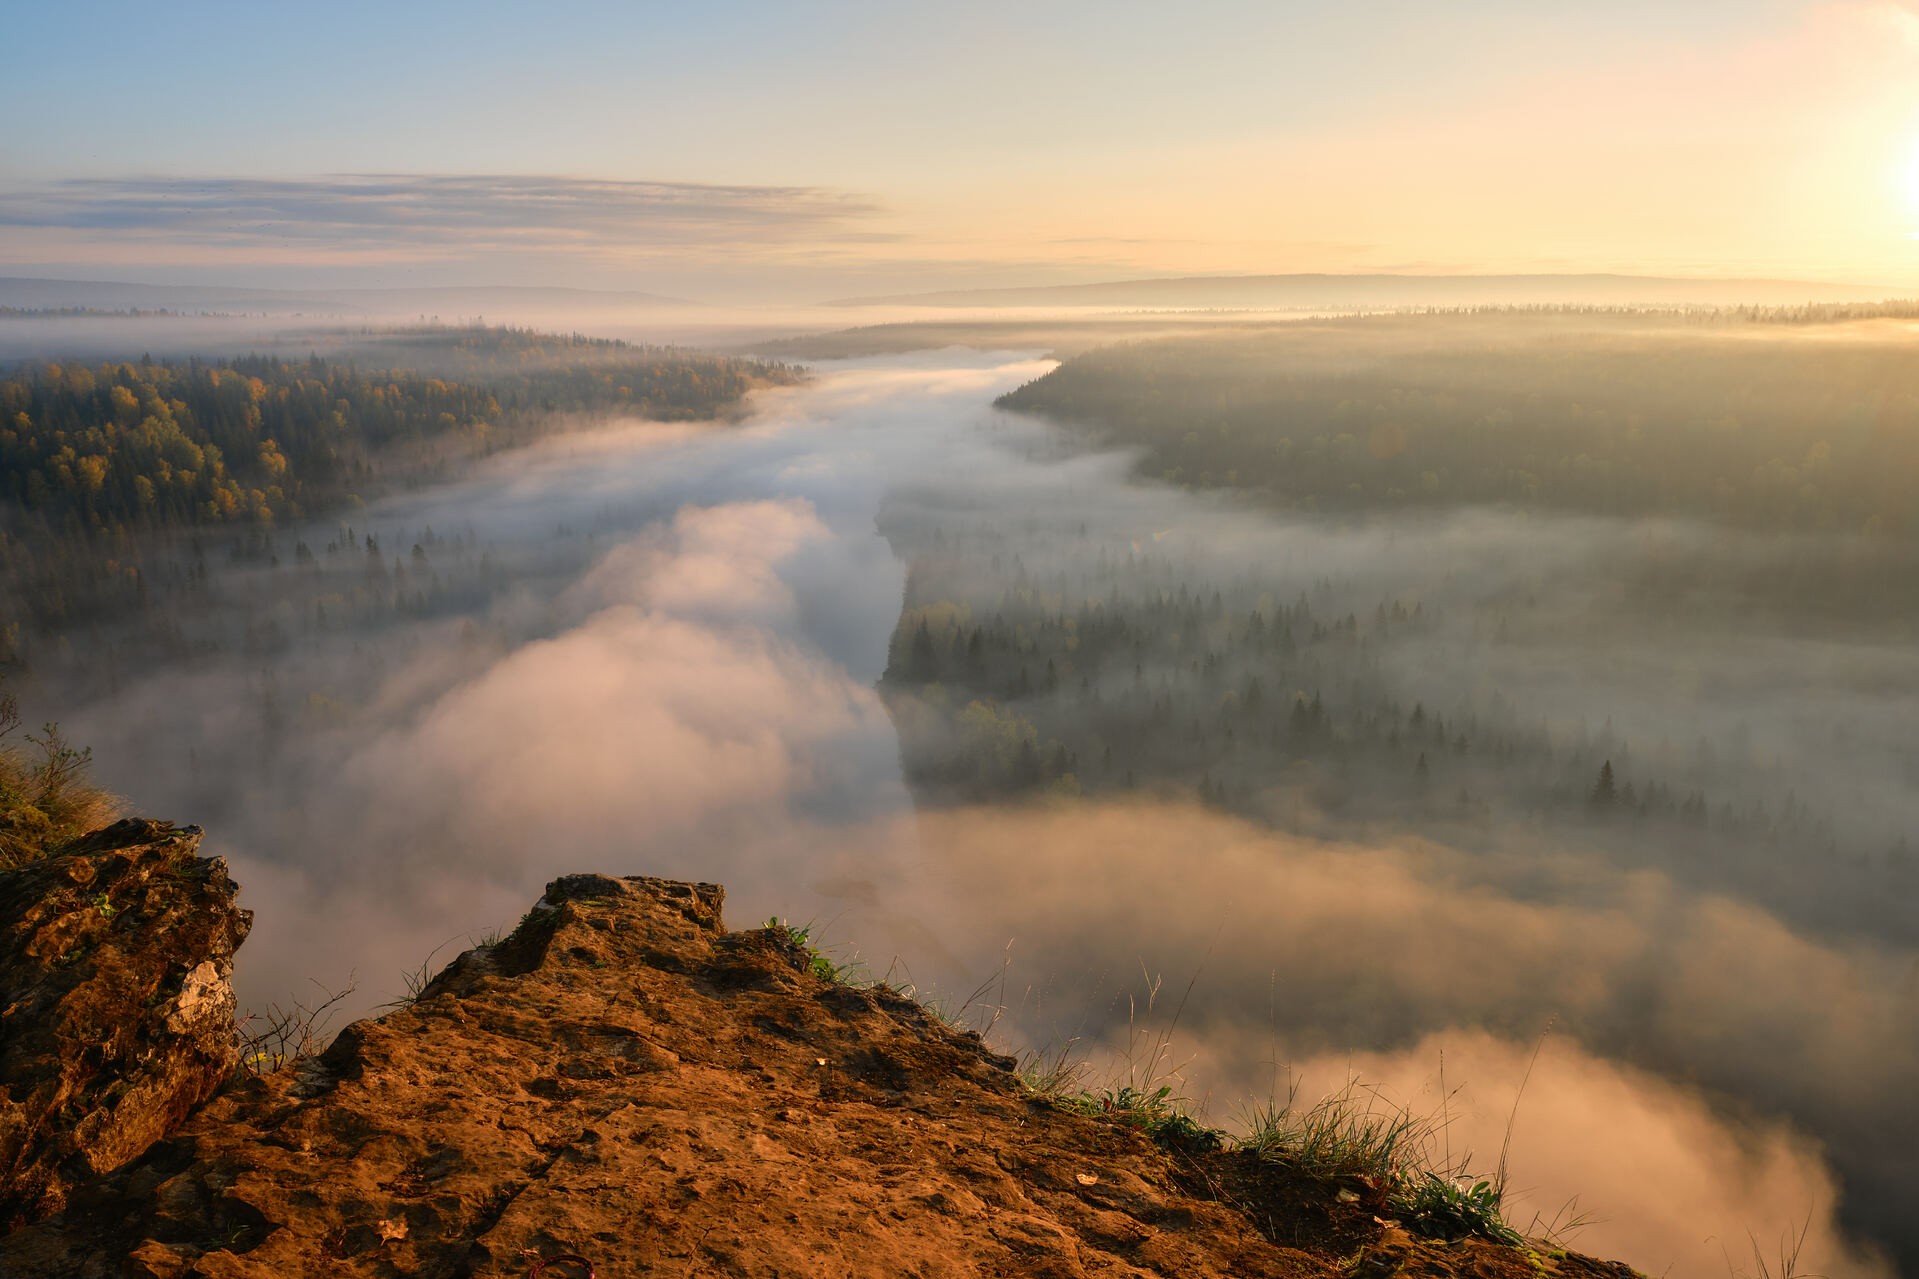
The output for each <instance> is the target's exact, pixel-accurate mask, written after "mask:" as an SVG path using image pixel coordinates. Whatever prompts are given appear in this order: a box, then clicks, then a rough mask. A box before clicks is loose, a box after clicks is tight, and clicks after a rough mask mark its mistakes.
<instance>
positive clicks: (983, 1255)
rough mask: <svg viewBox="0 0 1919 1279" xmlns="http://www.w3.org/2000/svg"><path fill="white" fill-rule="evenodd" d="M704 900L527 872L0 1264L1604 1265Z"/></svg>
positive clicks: (481, 1270) (1227, 1268)
mask: <svg viewBox="0 0 1919 1279" xmlns="http://www.w3.org/2000/svg"><path fill="white" fill-rule="evenodd" d="M721 896H722V894H721V890H720V889H719V888H717V887H714V886H712V885H707V884H683V883H672V882H667V881H662V880H655V879H641V878H633V879H611V878H607V877H604V876H598V875H580V876H569V877H567V878H564V879H561V880H557V881H555V882H554V883H553V884H552V885H550V886H549V887H548V889H547V891H546V895H545V896H544V897H543V898H542V899H541V901H540V902H539V903H538V904H537V906H536V907H535V908H534V909H533V911H532V912H531V913H530V914H529V915H528V916H527V917H526V919H525V920H524V921H522V923H521V924H520V926H519V927H518V928H517V929H516V930H515V931H514V932H513V934H512V935H511V936H510V937H508V938H507V939H506V940H505V941H503V942H501V943H499V944H497V945H494V946H489V947H483V948H480V949H477V950H473V951H469V952H467V953H466V954H464V955H462V956H461V957H460V958H459V959H457V960H455V961H454V963H453V964H452V965H451V966H450V967H449V968H448V969H447V970H446V971H445V972H443V973H442V974H440V976H439V977H437V978H436V979H435V980H434V981H433V983H432V984H431V985H430V986H429V987H428V988H427V989H426V991H425V992H423V994H422V995H421V996H420V998H419V999H418V1000H417V1001H416V1002H414V1003H413V1004H412V1005H411V1006H410V1007H407V1008H404V1009H401V1010H399V1011H396V1012H393V1013H391V1014H389V1015H387V1016H385V1017H383V1018H380V1019H379V1020H375V1021H362V1022H358V1023H355V1024H354V1025H353V1026H350V1027H349V1028H348V1029H347V1030H346V1031H344V1032H343V1033H342V1034H341V1035H340V1037H339V1039H338V1040H336V1041H335V1043H334V1044H333V1045H332V1046H331V1047H330V1048H329V1049H328V1050H327V1051H326V1052H325V1053H324V1054H323V1055H321V1056H320V1057H318V1058H316V1059H313V1060H310V1061H307V1062H304V1063H301V1064H299V1065H297V1066H295V1067H293V1068H291V1069H289V1070H287V1071H284V1072H282V1073H280V1074H278V1075H275V1076H270V1077H267V1078H262V1079H249V1080H244V1081H241V1082H238V1083H236V1084H235V1085H234V1086H232V1087H231V1088H229V1089H228V1090H226V1091H225V1092H223V1093H222V1094H221V1095H220V1096H218V1097H217V1098H215V1099H214V1100H213V1101H212V1102H210V1103H208V1104H207V1105H206V1106H205V1107H204V1108H203V1109H202V1110H201V1111H200V1112H199V1114H198V1115H196V1116H195V1117H194V1118H193V1119H192V1120H191V1121H190V1122H189V1123H188V1124H187V1125H186V1126H185V1127H183V1128H182V1129H180V1130H179V1131H178V1132H176V1133H175V1134H174V1135H173V1136H171V1137H170V1138H168V1139H167V1140H165V1141H163V1142H161V1143H160V1144H159V1145H158V1146H156V1147H155V1148H154V1149H152V1150H151V1151H149V1152H148V1153H147V1154H146V1155H145V1156H144V1157H143V1158H141V1159H139V1160H137V1161H135V1162H134V1163H132V1164H130V1165H128V1166H127V1167H124V1168H121V1169H120V1170H119V1171H117V1172H114V1173H112V1174H110V1175H108V1176H106V1177H104V1178H101V1179H99V1180H98V1181H96V1182H94V1183H93V1184H91V1185H90V1186H87V1187H85V1188H82V1189H80V1190H77V1191H75V1192H74V1193H73V1195H72V1196H71V1198H70V1201H69V1204H68V1207H67V1210H66V1211H65V1212H64V1213H63V1214H62V1215H60V1216H58V1217H55V1218H51V1219H49V1220H46V1221H43V1222H41V1223H39V1224H38V1225H35V1226H31V1227H28V1228H26V1229H23V1230H19V1231H16V1232H15V1233H13V1234H12V1235H10V1236H8V1237H6V1238H5V1239H0V1274H4V1275H9V1276H11V1275H22V1276H24V1275H33V1276H41V1277H46V1279H62V1277H71V1279H105V1277H107V1276H116V1277H118V1276H141V1277H145V1279H161V1277H164V1279H189V1277H199V1279H250V1277H257V1279H289V1277H291V1276H304V1275H329V1276H335V1275H338V1276H375V1275H380V1276H395V1275H408V1276H516V1277H517V1276H526V1275H528V1274H531V1273H534V1272H535V1271H539V1272H540V1273H542V1274H543V1275H544V1276H545V1279H580V1277H581V1276H584V1275H585V1274H586V1273H587V1269H586V1265H587V1264H590V1265H591V1266H592V1267H593V1268H594V1271H595V1272H596V1273H597V1275H598V1276H599V1277H600V1279H627V1277H628V1276H641V1275H673V1276H679V1275H720V1274H724V1275H793V1276H799V1275H821V1276H828V1275H830V1276H888V1277H889V1279H890V1277H891V1276H899V1275H916V1276H960V1275H981V1274H990V1275H1008V1276H1012V1275H1019V1276H1081V1275H1086V1274H1091V1273H1095V1272H1097V1273H1102V1274H1112V1275H1134V1276H1139V1275H1163V1276H1179V1277H1180V1279H1208V1277H1210V1276H1224V1275H1228V1274H1230V1275H1237V1276H1298V1275H1325V1276H1333V1275H1341V1274H1345V1275H1350V1274H1352V1273H1354V1271H1353V1270H1352V1268H1351V1264H1350V1262H1351V1258H1353V1257H1354V1256H1355V1255H1360V1256H1363V1258H1364V1261H1365V1263H1366V1265H1367V1266H1368V1267H1372V1268H1370V1269H1366V1270H1365V1271H1364V1273H1381V1274H1384V1273H1403V1274H1432V1275H1440V1274H1446V1275H1454V1274H1457V1275H1487V1276H1512V1277H1514V1279H1533V1277H1534V1276H1536V1275H1540V1274H1548V1275H1550V1274H1563V1275H1614V1274H1630V1271H1626V1270H1625V1269H1624V1268H1623V1267H1621V1268H1619V1269H1618V1270H1614V1269H1613V1268H1610V1267H1603V1266H1601V1265H1600V1264H1599V1263H1593V1262H1587V1261H1585V1260H1583V1259H1581V1258H1577V1257H1566V1256H1543V1255H1530V1256H1529V1255H1528V1254H1527V1253H1524V1252H1522V1251H1519V1250H1516V1249H1512V1248H1505V1247H1499V1246H1496V1245H1491V1244H1485V1243H1482V1242H1477V1241H1469V1242H1465V1243H1461V1244H1457V1245H1452V1246H1441V1245H1437V1244H1432V1243H1428V1242H1426V1241H1423V1240H1415V1239H1413V1238H1411V1237H1410V1236H1408V1235H1407V1234H1406V1233H1405V1232H1404V1231H1402V1230H1398V1229H1396V1228H1394V1227H1391V1226H1389V1225H1383V1224H1381V1223H1380V1222H1379V1220H1378V1219H1377V1218H1376V1217H1375V1216H1374V1215H1373V1213H1374V1206H1373V1205H1371V1204H1369V1203H1366V1202H1362V1201H1360V1200H1359V1199H1358V1197H1357V1196H1354V1195H1351V1194H1346V1195H1341V1194H1338V1193H1336V1191H1337V1189H1338V1188H1337V1187H1333V1186H1328V1185H1324V1184H1320V1183H1310V1184H1308V1183H1303V1182H1301V1181H1300V1180H1299V1179H1298V1178H1297V1177H1289V1176H1288V1175H1286V1174H1285V1172H1284V1171H1283V1170H1280V1169H1276V1168H1274V1167H1273V1166H1272V1165H1269V1164H1262V1163H1260V1162H1259V1161H1257V1160H1255V1159H1253V1158H1252V1157H1251V1156H1245V1155H1239V1154H1235V1153H1233V1152H1230V1151H1219V1150H1213V1151H1201V1152H1181V1151H1172V1150H1167V1149H1162V1148H1161V1147H1158V1146H1156V1145H1154V1144H1153V1143H1152V1142H1151V1141H1150V1140H1149V1139H1148V1138H1147V1137H1146V1136H1144V1135H1143V1134H1142V1133H1140V1132H1139V1131H1138V1130H1136V1129H1133V1128H1129V1127H1127V1126H1125V1125H1123V1124H1119V1123H1115V1122H1111V1121H1107V1120H1102V1119H1099V1118H1095V1117H1089V1116H1086V1115H1081V1114H1077V1113H1071V1112H1068V1111H1064V1110H1061V1109H1059V1108H1056V1107H1054V1106H1052V1105H1049V1104H1047V1103H1046V1102H1044V1101H1043V1100H1039V1099H1036V1098H1034V1097H1033V1096H1032V1095H1030V1094H1029V1093H1028V1092H1027V1090H1026V1089H1024V1088H1023V1087H1022V1086H1021V1085H1020V1083H1019V1081H1018V1079H1017V1078H1016V1076H1015V1075H1014V1073H1013V1070H1012V1066H1013V1063H1012V1062H1010V1061H1009V1060H1008V1059H1006V1058H1004V1057H1001V1056H998V1055H996V1054H994V1053H993V1052H991V1051H989V1050H988V1049H987V1048H986V1047H985V1046H984V1045H983V1044H982V1043H981V1042H980V1040H979V1038H978V1037H977V1036H975V1035H971V1034H965V1033H960V1032H957V1031H955V1030H954V1029H952V1028H951V1027H949V1026H947V1025H945V1024H943V1023H941V1022H940V1021H939V1020H938V1019H936V1018H935V1017H933V1016H932V1015H931V1014H930V1013H928V1012H927V1011H926V1009H924V1008H923V1007H921V1006H920V1005H919V1004H917V1003H914V1002H913V1001H912V1000H910V999H907V998H905V997H903V996H901V995H899V994H897V993H895V992H892V991H890V990H887V989H885V988H883V987H875V988H870V989H859V988H854V987H849V986H845V985H840V984H836V983H834V982H832V981H830V980H826V979H824V978H823V977H822V975H820V974H819V973H817V972H815V971H814V968H813V966H812V965H811V963H810V962H809V956H808V955H807V954H806V953H805V952H803V951H802V950H800V949H798V948H797V947H796V946H795V945H794V944H793V942H792V940H791V938H789V937H788V936H786V935H785V934H783V933H781V932H779V931H776V930H760V931H754V932H744V933H728V932H726V931H724V929H723V928H722V926H721V923H720V904H721ZM568 1255H572V1256H577V1257H580V1258H583V1259H584V1261H585V1264H581V1263H578V1262H573V1261H564V1260H560V1258H563V1257H565V1256H568ZM542 1263H551V1264H548V1265H546V1266H545V1268H544V1270H541V1269H540V1268H541V1266H542ZM1382 1267H1383V1268H1382Z"/></svg>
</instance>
